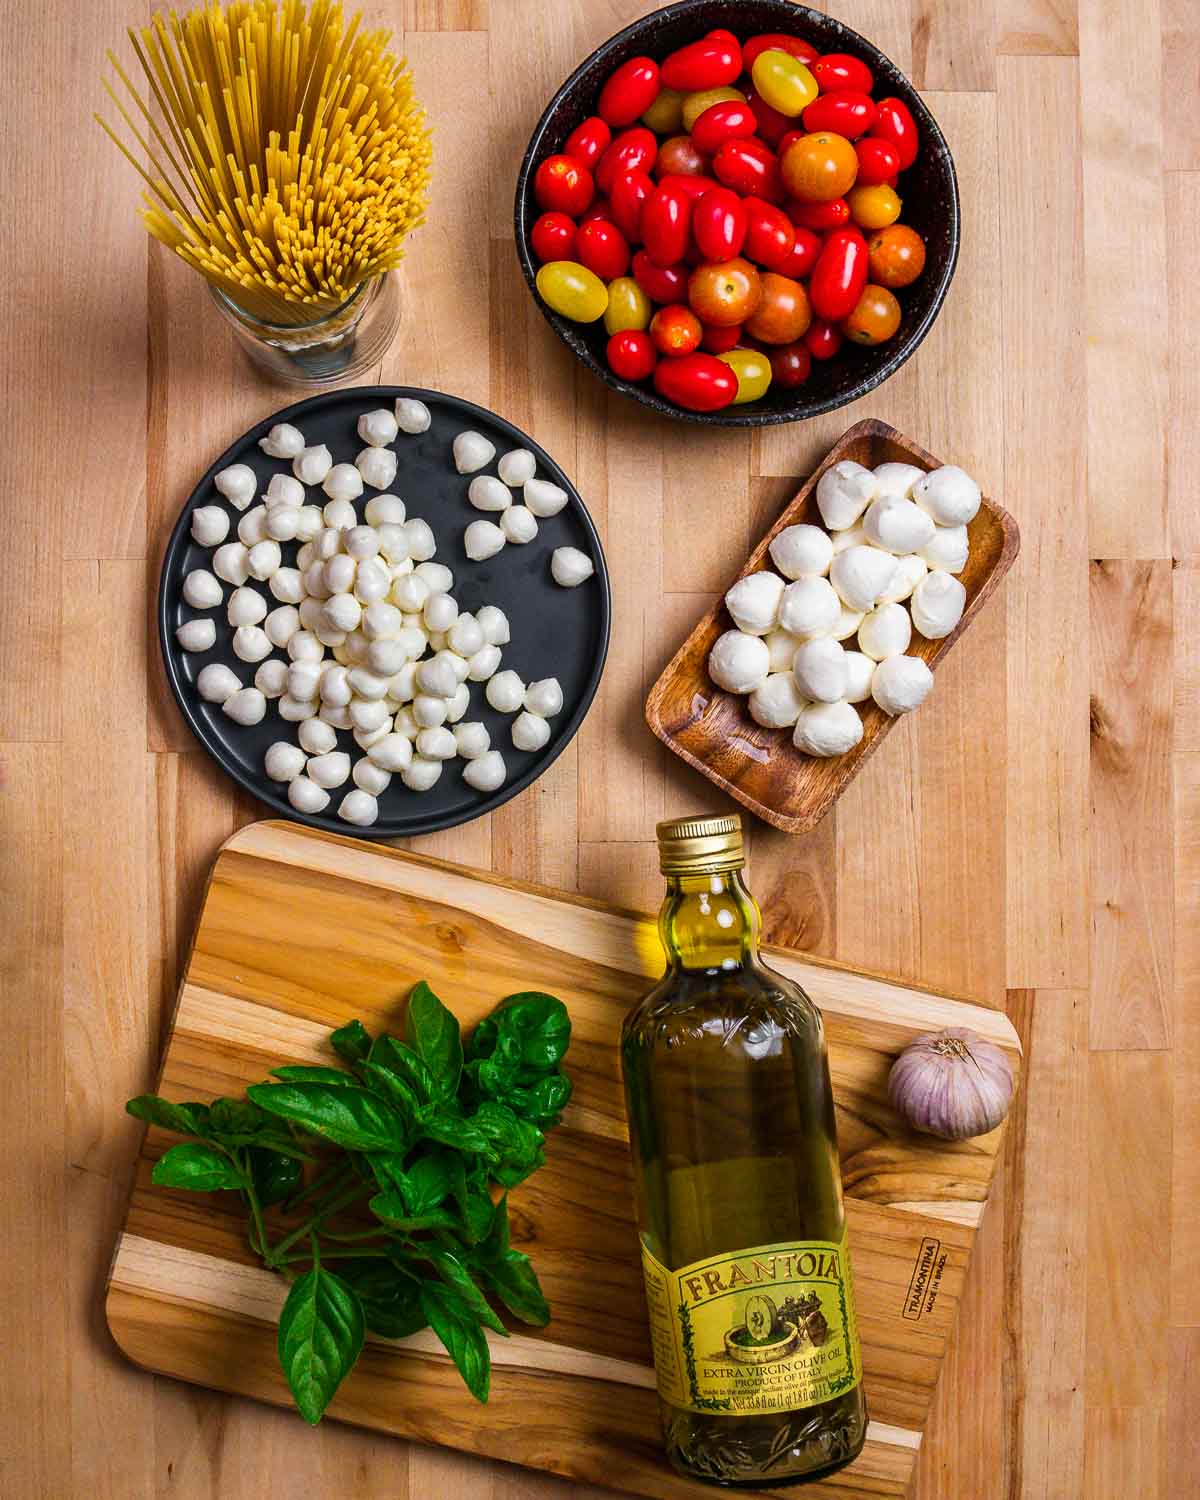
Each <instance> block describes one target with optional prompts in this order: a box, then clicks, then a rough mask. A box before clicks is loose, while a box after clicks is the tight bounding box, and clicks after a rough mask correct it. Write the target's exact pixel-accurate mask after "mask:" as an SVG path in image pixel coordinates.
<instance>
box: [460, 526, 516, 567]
mask: <svg viewBox="0 0 1200 1500" xmlns="http://www.w3.org/2000/svg"><path fill="white" fill-rule="evenodd" d="M507 541H508V538H507V537H506V536H505V535H504V533H503V532H502V531H501V530H500V528H499V526H497V525H496V523H495V522H494V521H472V522H471V524H470V525H469V526H468V527H467V528H466V530H465V531H464V532H463V551H464V552H465V553H466V554H467V556H468V557H469V558H470V560H471V561H472V562H486V561H487V560H488V558H489V557H495V555H496V553H497V552H499V551H500V550H501V549H502V548H503V546H504V544H505V543H506V542H507Z"/></svg>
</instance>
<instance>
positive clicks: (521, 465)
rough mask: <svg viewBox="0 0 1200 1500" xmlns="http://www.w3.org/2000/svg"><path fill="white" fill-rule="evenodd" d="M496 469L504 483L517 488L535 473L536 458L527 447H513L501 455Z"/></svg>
mask: <svg viewBox="0 0 1200 1500" xmlns="http://www.w3.org/2000/svg"><path fill="white" fill-rule="evenodd" d="M496 469H497V471H498V472H499V474H500V478H501V479H503V481H504V483H505V484H507V485H509V486H510V487H511V488H512V489H514V490H519V489H520V488H521V486H522V485H523V484H528V482H529V481H530V480H531V479H532V478H533V476H534V475H535V474H536V473H537V459H536V458H535V457H534V456H533V454H532V453H531V452H530V451H529V449H528V448H513V449H511V450H510V451H509V452H508V453H505V454H504V455H503V456H502V457H501V459H500V462H499V463H498V464H497V465H496Z"/></svg>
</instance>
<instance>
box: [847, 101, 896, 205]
mask: <svg viewBox="0 0 1200 1500" xmlns="http://www.w3.org/2000/svg"><path fill="white" fill-rule="evenodd" d="M831 97H832V98H834V99H836V98H837V95H836V94H834V95H832V96H831ZM854 153H855V155H856V156H857V157H858V176H857V177H856V178H855V179H854V181H855V185H856V186H858V185H859V184H861V183H865V184H866V185H867V186H868V187H871V186H874V185H875V184H877V183H880V182H886V181H887V180H888V178H889V177H894V176H895V175H896V173H897V172H898V171H899V170H900V153H899V151H897V150H896V148H895V146H893V145H892V143H891V141H885V140H884V139H883V138H882V137H881V136H877V135H869V136H868V137H867V138H866V140H865V141H855V143H854Z"/></svg>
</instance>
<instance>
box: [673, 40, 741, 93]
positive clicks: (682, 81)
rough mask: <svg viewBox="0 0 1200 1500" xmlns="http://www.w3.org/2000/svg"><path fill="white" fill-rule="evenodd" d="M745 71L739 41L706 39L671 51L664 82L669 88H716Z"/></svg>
mask: <svg viewBox="0 0 1200 1500" xmlns="http://www.w3.org/2000/svg"><path fill="white" fill-rule="evenodd" d="M741 71H742V49H741V47H740V46H739V45H738V43H737V41H736V40H728V41H727V40H726V39H725V38H724V37H711V36H708V37H704V38H703V39H702V40H701V41H698V42H692V43H691V45H690V46H687V47H680V49H679V50H678V52H672V53H671V55H670V56H669V57H668V58H667V60H666V61H665V62H664V63H663V65H662V81H663V83H664V84H665V85H666V86H667V88H669V89H684V90H686V91H687V92H691V91H692V90H694V89H717V88H720V87H721V86H722V85H723V84H727V83H732V82H733V80H734V79H735V78H736V77H737V76H738V74H739V73H740V72H741Z"/></svg>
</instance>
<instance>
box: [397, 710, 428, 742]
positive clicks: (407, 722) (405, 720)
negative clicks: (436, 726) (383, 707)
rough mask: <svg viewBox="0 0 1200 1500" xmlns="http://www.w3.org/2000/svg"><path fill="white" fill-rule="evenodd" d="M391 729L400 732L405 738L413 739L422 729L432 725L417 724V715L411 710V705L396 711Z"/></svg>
mask: <svg viewBox="0 0 1200 1500" xmlns="http://www.w3.org/2000/svg"><path fill="white" fill-rule="evenodd" d="M392 727H393V729H394V730H395V732H396V733H397V734H402V735H403V736H404V738H405V739H406V740H415V739H416V737H417V735H418V734H420V732H421V730H422V729H429V728H432V727H433V726H432V725H427V724H418V723H417V716H416V714H414V713H413V711H412V706H411V705H409V706H408V707H407V708H401V709H399V710H398V711H397V713H396V718H395V721H394V723H393V726H392Z"/></svg>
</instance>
